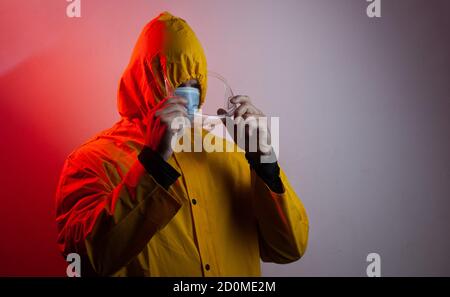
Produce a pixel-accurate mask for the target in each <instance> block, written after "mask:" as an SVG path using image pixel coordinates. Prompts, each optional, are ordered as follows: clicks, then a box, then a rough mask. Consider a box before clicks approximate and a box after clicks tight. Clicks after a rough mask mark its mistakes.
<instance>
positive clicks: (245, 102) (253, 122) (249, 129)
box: [217, 95, 272, 157]
mask: <svg viewBox="0 0 450 297" xmlns="http://www.w3.org/2000/svg"><path fill="white" fill-rule="evenodd" d="M230 102H231V103H233V104H239V106H237V108H236V109H235V111H234V122H233V120H232V119H231V118H229V117H227V119H226V120H225V119H223V121H224V124H225V125H226V127H227V129H229V132H230V134H232V135H233V137H234V141H235V142H236V144H238V145H239V147H240V148H241V149H243V150H245V152H247V153H248V154H250V155H253V156H255V157H256V156H260V155H270V154H271V153H272V146H271V145H270V141H271V140H270V130H269V127H268V122H267V121H266V122H265V123H264V122H262V121H258V118H260V117H265V115H264V114H263V113H262V111H260V110H259V109H258V108H256V107H255V106H254V105H253V104H252V102H251V101H250V98H249V97H248V96H243V95H237V96H234V97H232V98H231V99H230ZM217 114H218V115H225V114H227V111H226V110H224V109H222V108H220V109H219V110H217ZM227 121H228V124H227ZM231 129H233V131H231ZM244 129H245V130H244ZM238 131H241V133H238ZM258 135H259V138H258ZM244 138H245V142H244ZM260 140H263V141H260ZM244 143H245V145H243V144H244ZM250 143H252V144H254V146H253V147H252V145H250Z"/></svg>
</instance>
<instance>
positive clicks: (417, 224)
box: [0, 0, 450, 276]
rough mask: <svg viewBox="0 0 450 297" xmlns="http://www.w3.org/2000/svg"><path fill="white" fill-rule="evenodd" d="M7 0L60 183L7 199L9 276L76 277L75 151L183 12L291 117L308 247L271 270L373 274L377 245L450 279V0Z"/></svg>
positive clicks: (108, 115)
mask: <svg viewBox="0 0 450 297" xmlns="http://www.w3.org/2000/svg"><path fill="white" fill-rule="evenodd" d="M6 3H7V1H6V2H4V4H5V8H2V15H3V16H4V18H3V17H2V19H3V20H2V21H0V22H1V23H2V24H3V23H4V24H3V25H4V26H5V27H4V28H9V29H3V30H2V31H3V33H4V34H5V35H4V36H5V37H4V38H3V39H5V42H4V43H3V44H2V51H1V52H0V54H1V56H0V57H1V58H2V63H1V65H0V66H1V67H0V72H1V73H2V74H4V76H2V82H4V83H2V86H3V87H5V86H7V88H9V90H10V91H9V93H7V94H8V95H9V96H10V97H9V98H8V100H5V101H4V102H2V106H3V105H4V106H7V107H8V108H9V109H10V110H13V111H14V110H17V111H20V113H21V114H23V116H24V117H27V118H31V119H35V120H36V121H35V122H36V123H40V124H39V127H38V125H36V135H39V141H35V144H33V147H37V146H38V145H39V144H40V145H41V146H40V148H41V149H42V150H44V151H49V153H48V155H50V156H53V157H52V158H53V159H52V160H50V161H49V160H40V159H39V160H40V162H41V167H36V170H33V171H31V172H32V173H25V171H24V170H23V171H24V174H25V175H24V176H25V177H26V178H38V179H37V180H38V181H39V182H40V183H41V184H42V185H43V186H42V187H40V188H38V189H36V190H35V192H37V193H38V192H39V191H41V190H39V189H44V186H45V191H46V192H45V193H44V192H43V191H44V190H42V191H41V192H42V194H41V196H39V197H40V198H41V199H42V200H41V201H39V202H37V200H33V201H32V199H31V198H27V195H28V194H27V193H28V192H25V190H22V189H21V186H17V187H14V188H11V190H10V194H8V195H10V196H11V199H9V198H8V199H6V198H5V201H9V202H7V205H8V208H5V211H4V214H3V215H2V216H1V218H0V219H1V220H2V222H1V225H2V226H4V227H2V228H6V230H7V231H6V234H9V235H7V236H8V237H9V239H8V244H5V245H3V244H2V247H1V251H2V254H1V255H0V256H1V262H2V263H4V264H3V266H2V268H1V271H0V274H2V275H5V274H15V275H29V274H32V275H36V274H50V275H54V274H64V271H65V268H64V266H63V265H60V266H58V265H59V264H62V263H60V262H58V261H61V262H63V261H62V260H61V258H60V256H59V255H58V253H57V251H56V243H55V244H53V242H54V240H55V237H56V236H55V234H54V232H55V231H54V228H55V227H54V217H53V215H52V213H51V210H52V209H53V201H52V197H53V194H54V192H53V191H54V189H55V187H56V179H57V176H58V174H59V170H60V168H61V166H62V162H63V160H64V158H65V156H67V154H68V153H69V152H70V151H71V150H72V149H73V148H75V147H77V146H78V145H79V144H80V143H82V142H83V141H84V140H86V139H87V138H89V137H91V136H92V135H93V134H94V133H96V132H98V131H100V130H103V129H105V128H107V127H109V126H111V125H112V123H113V122H115V121H116V120H117V119H118V115H117V111H116V91H117V84H118V80H119V77H120V75H121V73H122V71H123V70H124V68H125V66H126V64H127V62H128V60H129V57H130V54H131V49H132V47H133V45H134V42H135V41H136V39H137V36H138V34H139V32H140V30H141V29H142V26H143V25H144V24H145V23H146V22H147V21H148V20H149V19H150V18H152V17H154V16H156V15H157V14H158V13H159V12H161V11H163V10H169V11H171V12H172V13H173V14H175V15H179V16H181V17H183V18H184V19H186V20H187V21H188V22H189V23H190V24H191V26H192V27H193V29H194V30H195V31H196V33H197V35H198V37H199V39H200V40H201V42H202V44H203V46H204V48H205V51H206V54H207V58H208V63H209V69H211V70H215V71H217V72H220V73H221V74H222V75H223V76H225V77H226V78H227V79H228V80H229V82H230V84H231V85H232V86H233V88H234V89H235V91H236V92H238V93H245V94H248V95H250V96H251V97H252V98H253V101H254V102H255V104H256V105H257V106H258V107H260V108H261V109H262V110H263V111H265V113H266V114H268V115H272V116H279V117H280V126H281V140H280V141H281V143H280V163H281V165H282V167H283V168H284V170H285V171H286V173H287V175H288V177H289V179H290V182H291V184H292V185H293V186H294V188H295V189H296V191H297V193H298V194H299V196H300V198H301V199H302V201H303V203H304V205H305V206H306V209H307V212H308V215H309V219H310V240H309V246H308V250H307V253H306V254H305V256H304V258H303V259H301V260H300V261H298V262H296V263H293V264H289V265H275V264H264V265H263V274H264V275H265V276H365V272H366V266H367V263H366V256H367V254H368V253H371V252H376V253H379V254H380V255H381V261H382V265H381V269H382V275H383V276H438V275H439V276H450V258H449V251H450V236H449V226H450V200H449V199H450V154H449V152H450V117H449V115H450V34H449V29H450V1H447V0H431V1H430V0H417V1H416V0H382V18H381V19H369V18H368V17H367V16H366V7H367V5H368V3H367V2H366V1H364V0H328V1H325V0H309V1H307V0H305V1H300V0H295V1H294V0H291V1H288V0H282V1H275V0H270V1H269V0H242V1H237V0H222V1H207V0H204V1H200V0H190V1H184V0H183V1H181V0H180V1H175V0H172V1H169V0H157V1H149V0H135V1H121V0H120V1H119V0H109V1H86V0H82V5H83V6H82V18H81V19H79V20H72V19H68V18H66V17H65V15H64V13H65V6H66V5H67V2H66V1H65V0H58V1H37V0H27V1H11V2H9V3H8V4H6ZM17 3H20V4H17ZM50 3H52V4H50ZM7 16H9V17H8V18H7ZM8 22H11V23H14V26H10V25H8ZM30 24H32V25H30ZM10 31H11V32H13V33H11V34H10V35H11V36H14V38H9V37H8V36H9V35H8V32H10ZM17 32H20V34H19V33H17ZM30 69H31V71H30ZM42 69H44V70H45V71H44V72H42V71H41V70H42ZM21 77H26V79H20V78H21ZM54 81H57V82H58V87H59V89H58V90H52V89H51V88H49V87H48V86H52V85H53V83H54ZM25 91H26V93H24V92H25ZM61 92H64V94H66V96H65V97H64V98H61V97H60V96H59V94H60V93H61ZM12 94H17V95H16V96H13V95H12ZM49 98H53V100H50V99H49ZM55 98H56V99H55ZM2 100H3V99H2ZM3 108H4V107H3ZM9 109H8V110H9ZM5 110H6V109H5ZM63 110H64V112H58V111H63ZM67 111H69V112H67ZM5 113H6V111H5ZM11 114H13V115H14V114H18V113H11ZM43 115H44V116H43ZM17 133H18V135H20V132H17ZM42 137H45V138H44V139H45V141H47V142H46V144H45V145H43V144H42V143H41V141H40V139H42ZM11 138H12V139H16V138H15V136H14V137H13V136H11ZM47 139H48V140H47ZM47 143H49V144H48V145H47ZM29 145H30V144H29V143H26V142H23V146H29ZM7 152H8V153H11V152H10V151H8V150H7ZM12 153H14V152H12ZM24 155H25V152H23V154H22V155H21V156H20V158H17V160H21V159H22V158H23V156H24ZM5 156H10V154H5ZM25 160H27V159H25ZM39 160H38V161H39ZM30 162H31V161H30ZM33 162H37V161H36V160H33ZM23 163H26V162H25V161H24V162H23ZM32 164H35V163H32ZM13 166H16V164H12V165H11V168H10V169H8V168H6V170H10V172H15V171H14V170H16V171H17V172H18V173H20V172H22V171H18V169H17V168H16V167H13ZM24 166H25V164H24ZM24 168H25V167H24ZM37 168H41V169H39V170H37ZM42 170H44V171H43V172H42ZM28 171H29V170H28ZM28 171H27V172H28ZM39 171H41V172H39ZM33 172H34V173H33ZM31 174H36V177H33V176H31ZM38 175H39V176H38ZM5 186H7V185H5ZM17 191H19V192H17ZM20 191H22V192H20ZM21 193H22V194H21ZM18 197H22V198H20V199H18ZM20 201H22V202H20ZM23 201H24V202H23ZM29 201H31V202H29ZM28 202H29V203H28ZM21 203H23V204H24V205H25V203H28V205H33V203H34V204H36V205H40V207H36V208H34V210H33V214H32V215H33V217H34V218H36V219H35V221H36V222H38V221H40V223H39V224H37V223H36V224H35V223H33V224H30V225H27V226H20V224H21V223H22V224H23V222H21V221H19V219H17V222H16V221H15V220H16V219H15V218H16V217H17V218H22V217H29V212H30V211H31V210H27V209H28V208H26V209H25V208H24V207H23V206H22V205H21ZM10 209H15V211H16V213H14V214H11V213H10V211H9V210H10ZM38 228H39V229H38ZM23 230H27V231H23ZM4 232H5V230H3V231H2V234H4ZM19 235H20V236H19ZM24 241H25V242H32V243H33V244H24ZM28 252H30V253H31V252H32V253H34V254H32V255H33V257H31V256H26V257H24V256H23V255H28V254H27V253H28ZM30 255H31V254H30ZM54 263H59V264H58V265H56V264H54ZM46 267H47V268H46ZM45 269H47V271H45Z"/></svg>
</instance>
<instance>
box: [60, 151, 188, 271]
mask: <svg viewBox="0 0 450 297" xmlns="http://www.w3.org/2000/svg"><path fill="white" fill-rule="evenodd" d="M105 170H107V165H102V166H100V168H99V166H92V165H91V166H90V165H89V162H88V161H86V162H84V161H80V160H78V159H76V160H74V159H73V158H68V159H67V160H66V163H65V165H64V168H63V172H62V175H61V179H60V182H59V186H58V190H57V194H56V203H57V219H56V221H57V228H58V245H59V247H60V250H61V251H62V252H63V254H64V255H67V254H69V253H73V252H75V253H79V254H82V255H86V254H87V256H88V257H89V260H90V263H91V265H92V267H93V268H94V270H95V272H96V273H98V274H100V275H110V274H113V273H114V272H115V271H117V270H118V269H120V268H121V267H123V266H124V265H126V264H127V263H128V262H129V261H130V260H132V259H133V258H134V257H135V256H136V255H138V254H139V253H140V252H141V251H142V250H143V248H144V247H145V246H146V244H147V243H148V241H149V240H150V239H151V238H152V236H153V235H154V234H155V233H156V232H157V231H158V230H160V229H161V228H163V227H164V226H165V225H166V224H167V223H168V222H169V221H170V220H171V219H172V218H173V216H174V215H175V214H176V213H177V211H178V210H179V209H180V207H181V205H182V201H181V199H180V198H179V197H177V196H175V195H172V194H170V193H169V192H168V191H167V190H166V189H165V188H164V187H162V186H161V185H160V184H158V182H157V181H156V180H155V179H154V178H153V176H152V175H150V174H149V173H147V171H146V170H145V168H144V167H143V165H142V164H141V163H140V162H139V160H138V159H137V158H136V161H135V162H134V164H133V165H132V166H131V168H130V169H129V171H128V172H127V173H126V175H125V176H124V177H123V179H122V180H121V182H120V183H119V184H118V185H117V186H112V183H111V182H110V181H109V178H108V174H105Z"/></svg>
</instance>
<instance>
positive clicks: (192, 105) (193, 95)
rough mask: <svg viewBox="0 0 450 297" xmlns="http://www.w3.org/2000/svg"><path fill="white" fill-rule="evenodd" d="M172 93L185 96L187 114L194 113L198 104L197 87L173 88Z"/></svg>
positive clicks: (192, 114)
mask: <svg viewBox="0 0 450 297" xmlns="http://www.w3.org/2000/svg"><path fill="white" fill-rule="evenodd" d="M174 94H175V95H176V96H180V97H183V98H185V99H186V100H187V101H188V103H187V106H186V108H187V112H188V115H189V116H194V113H195V112H196V111H197V109H198V105H199V104H200V91H199V90H198V89H197V88H192V87H179V88H176V89H175V92H174Z"/></svg>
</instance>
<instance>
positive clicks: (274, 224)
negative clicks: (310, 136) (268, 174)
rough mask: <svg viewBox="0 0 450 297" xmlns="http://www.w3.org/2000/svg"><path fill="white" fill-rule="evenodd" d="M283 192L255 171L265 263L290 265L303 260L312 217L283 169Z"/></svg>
mask: <svg viewBox="0 0 450 297" xmlns="http://www.w3.org/2000/svg"><path fill="white" fill-rule="evenodd" d="M280 178H281V182H282V188H283V189H282V191H280V192H281V193H277V192H278V191H277V192H274V191H272V190H271V189H270V188H269V186H267V185H266V183H265V182H264V180H263V179H262V178H261V177H260V176H259V175H258V174H257V173H256V172H255V170H253V169H252V170H251V183H252V193H253V196H254V197H253V203H254V207H253V208H254V211H255V216H256V220H257V224H258V231H259V249H260V255H261V259H262V260H263V261H264V262H275V263H290V262H293V261H296V260H298V259H300V257H302V256H303V254H304V253H305V251H306V246H307V242H308V229H309V225H308V217H307V214H306V211H305V208H304V206H303V204H302V203H301V201H300V199H299V198H298V197H297V195H296V194H295V192H294V190H293V189H292V187H291V186H290V184H289V181H288V179H287V178H286V176H285V174H284V172H283V170H280Z"/></svg>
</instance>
